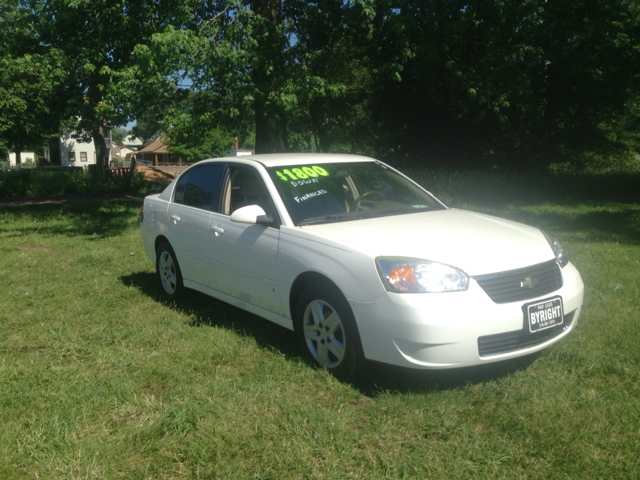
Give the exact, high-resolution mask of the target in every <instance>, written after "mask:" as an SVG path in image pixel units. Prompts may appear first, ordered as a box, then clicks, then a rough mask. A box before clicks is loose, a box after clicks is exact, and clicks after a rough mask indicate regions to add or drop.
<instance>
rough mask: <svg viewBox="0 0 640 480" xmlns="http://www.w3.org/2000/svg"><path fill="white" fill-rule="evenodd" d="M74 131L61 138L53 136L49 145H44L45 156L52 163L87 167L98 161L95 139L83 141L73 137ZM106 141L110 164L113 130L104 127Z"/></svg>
mask: <svg viewBox="0 0 640 480" xmlns="http://www.w3.org/2000/svg"><path fill="white" fill-rule="evenodd" d="M73 133H74V132H67V133H66V134H64V135H62V136H61V137H60V138H52V139H51V140H50V141H49V144H48V145H45V146H44V157H45V158H46V159H47V160H48V161H49V162H50V163H51V165H60V166H63V167H66V166H76V167H86V166H88V165H95V163H96V147H95V144H94V142H93V139H92V140H90V141H89V142H81V141H80V140H76V139H74V138H73ZM103 135H104V141H105V144H106V147H107V158H108V162H109V164H111V162H112V160H113V156H112V153H111V130H110V129H108V128H105V129H104V133H103Z"/></svg>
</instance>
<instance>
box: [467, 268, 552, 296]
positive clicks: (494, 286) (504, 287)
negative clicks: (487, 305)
mask: <svg viewBox="0 0 640 480" xmlns="http://www.w3.org/2000/svg"><path fill="white" fill-rule="evenodd" d="M473 279H474V280H475V281H476V282H478V285H480V287H482V289H483V290H484V291H485V293H486V294H487V295H489V297H490V298H491V300H493V301H494V302H496V303H510V302H519V301H522V300H529V299H530V298H536V297H541V296H542V295H546V294H548V293H551V292H555V291H556V290H558V289H559V288H560V287H562V273H561V272H560V267H559V266H558V262H556V261H555V260H549V261H548V262H545V263H539V264H538V265H532V266H531V267H526V268H519V269H517V270H509V271H508V272H500V273H493V274H490V275H480V276H477V277H473Z"/></svg>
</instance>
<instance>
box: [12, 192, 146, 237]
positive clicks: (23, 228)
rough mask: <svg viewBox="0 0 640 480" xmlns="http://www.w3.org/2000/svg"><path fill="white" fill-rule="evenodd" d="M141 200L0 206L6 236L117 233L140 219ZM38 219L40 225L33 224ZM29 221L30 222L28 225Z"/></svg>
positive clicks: (115, 235) (73, 235) (103, 234)
mask: <svg viewBox="0 0 640 480" xmlns="http://www.w3.org/2000/svg"><path fill="white" fill-rule="evenodd" d="M140 202H141V200H138V199H118V200H106V199H105V200H87V201H69V202H64V203H48V204H36V205H19V206H0V218H1V219H2V222H1V223H0V235H2V238H12V237H21V236H24V235H30V234H34V233H37V234H41V235H62V236H66V237H77V236H89V237H93V238H106V237H117V236H118V235H121V234H122V233H123V232H124V231H125V230H127V229H129V228H131V226H132V224H133V223H134V222H137V215H138V212H139V209H140ZM34 223H37V225H36V226H33V224H34ZM25 224H26V225H25Z"/></svg>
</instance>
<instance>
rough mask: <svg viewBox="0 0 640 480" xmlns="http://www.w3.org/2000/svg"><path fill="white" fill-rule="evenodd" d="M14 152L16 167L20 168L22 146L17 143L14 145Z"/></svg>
mask: <svg viewBox="0 0 640 480" xmlns="http://www.w3.org/2000/svg"><path fill="white" fill-rule="evenodd" d="M14 153H15V154H16V168H20V163H21V162H20V156H21V155H22V147H21V146H19V145H16V148H15V152H14Z"/></svg>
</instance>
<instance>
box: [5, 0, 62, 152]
mask: <svg viewBox="0 0 640 480" xmlns="http://www.w3.org/2000/svg"><path fill="white" fill-rule="evenodd" d="M35 25H36V18H35V14H34V12H33V11H32V10H31V9H29V8H26V7H24V6H23V5H21V4H20V3H19V2H18V1H17V0H14V1H4V2H3V3H2V4H1V5H0V111H1V112H2V115H0V149H4V150H6V149H8V148H11V149H13V151H14V152H15V154H16V162H17V163H18V164H19V163H20V154H21V152H22V151H23V150H24V149H25V148H32V149H35V148H39V147H41V146H42V145H43V144H44V142H45V139H46V138H47V137H49V136H51V135H55V134H57V133H59V130H60V124H61V122H62V120H63V115H61V111H62V110H64V106H65V102H66V101H67V100H68V98H69V90H68V88H67V87H66V85H67V82H68V70H69V62H68V61H67V59H66V58H65V56H64V54H63V52H61V51H60V50H58V49H51V48H47V47H46V46H43V45H42V44H41V43H40V42H38V40H37V35H36V32H35Z"/></svg>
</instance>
